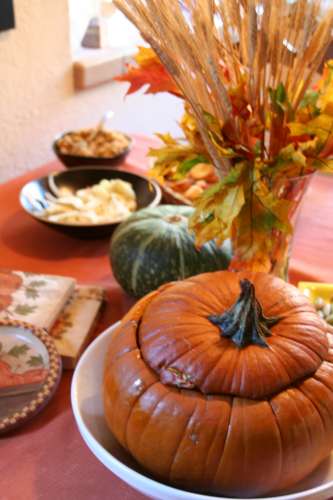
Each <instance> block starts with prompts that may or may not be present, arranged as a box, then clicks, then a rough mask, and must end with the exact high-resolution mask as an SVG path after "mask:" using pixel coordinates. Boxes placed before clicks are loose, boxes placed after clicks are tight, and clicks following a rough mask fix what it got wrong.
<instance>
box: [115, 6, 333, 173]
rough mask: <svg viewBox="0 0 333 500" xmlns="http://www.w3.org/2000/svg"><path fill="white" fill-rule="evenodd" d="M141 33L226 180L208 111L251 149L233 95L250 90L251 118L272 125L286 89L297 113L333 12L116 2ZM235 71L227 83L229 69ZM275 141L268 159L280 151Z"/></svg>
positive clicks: (267, 145) (268, 138)
mask: <svg viewBox="0 0 333 500" xmlns="http://www.w3.org/2000/svg"><path fill="white" fill-rule="evenodd" d="M114 3H115V5H116V6H117V7H118V8H119V9H120V10H122V11H123V13H124V14H125V15H126V16H127V17H128V18H129V19H130V20H131V21H132V22H133V23H134V24H135V25H136V26H137V28H138V29H139V30H140V32H141V34H142V36H143V38H144V39H145V40H146V41H147V42H148V43H149V44H150V45H151V47H152V48H153V49H154V50H155V52H156V53H157V54H158V56H159V57H160V59H161V61H162V62H163V64H164V65H165V66H166V68H167V70H168V71H169V73H170V74H171V75H172V77H173V78H174V80H175V82H176V84H177V85H178V87H179V88H180V89H181V91H182V93H183V95H184V97H185V98H186V100H187V101H188V102H189V103H190V105H191V107H192V110H193V113H194V115H195V117H196V119H197V123H198V127H199V130H200V132H201V134H202V137H203V140H204V142H205V144H206V147H207V149H208V151H209V153H210V155H211V157H212V158H213V161H214V163H215V165H216V166H217V168H218V169H219V170H220V172H221V174H222V175H224V174H225V173H226V172H227V171H228V168H229V165H228V162H227V161H226V160H225V159H223V158H221V155H220V153H219V150H218V148H217V147H216V145H215V144H214V143H213V142H212V140H211V137H210V135H209V134H208V132H207V126H206V122H205V118H204V112H208V113H210V114H212V115H213V116H214V117H216V118H217V119H218V120H219V123H220V125H221V126H224V125H225V124H227V126H228V130H229V132H230V133H231V134H232V135H233V137H235V138H236V139H237V140H239V144H244V136H243V131H242V130H241V129H240V125H239V123H238V119H237V117H236V116H234V114H233V113H232V103H231V101H230V97H229V93H228V89H230V88H237V87H239V86H241V85H242V83H243V81H244V79H245V80H246V86H245V89H244V92H246V99H247V100H248V102H249V103H250V106H251V113H252V114H253V116H254V117H255V118H256V119H259V120H260V121H261V123H263V124H265V117H266V116H267V114H268V111H269V106H270V101H269V92H268V89H269V88H273V89H274V88H277V85H278V84H280V83H282V84H283V85H284V87H285V89H286V91H287V93H288V97H289V100H290V102H291V104H292V107H293V110H295V109H296V108H297V106H298V105H299V103H300V100H301V99H302V97H303V96H304V93H305V91H306V90H307V88H308V87H309V84H310V82H311V80H312V79H313V77H314V74H315V73H316V71H317V69H318V67H319V65H320V63H321V61H322V58H323V56H324V54H325V51H326V50H327V47H328V45H329V44H330V42H331V41H332V39H333V36H332V30H333V8H332V9H330V11H329V12H328V13H327V14H326V15H325V17H324V19H321V20H320V19H319V17H318V13H319V9H320V0H297V1H296V2H294V3H289V2H288V1H287V0H182V1H181V0H114ZM225 68H228V72H229V78H230V80H229V81H227V80H226V78H225V76H224V70H225ZM273 140H274V138H273V139H272V134H269V133H266V134H265V135H263V139H262V154H263V155H268V154H269V152H271V154H272V151H273V152H274V151H275V150H276V145H274V147H273V145H272V141H273Z"/></svg>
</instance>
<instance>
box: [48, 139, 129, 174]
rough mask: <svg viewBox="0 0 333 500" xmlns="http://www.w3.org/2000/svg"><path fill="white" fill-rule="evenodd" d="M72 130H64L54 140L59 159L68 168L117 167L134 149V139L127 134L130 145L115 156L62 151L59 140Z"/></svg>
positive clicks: (54, 149) (54, 147)
mask: <svg viewBox="0 0 333 500" xmlns="http://www.w3.org/2000/svg"><path fill="white" fill-rule="evenodd" d="M69 133H70V132H64V133H63V134H60V135H58V136H57V137H56V138H55V140H54V141H53V144H52V147H53V151H54V152H55V154H56V156H57V157H58V159H59V160H60V161H61V163H63V164H64V165H65V167H67V168H72V167H85V166H89V167H90V166H95V167H96V166H100V167H117V166H118V165H121V164H122V163H124V160H125V158H126V156H127V155H128V153H129V152H130V151H131V149H132V144H133V139H132V138H131V137H129V136H128V135H126V134H123V135H125V137H127V139H128V140H129V145H128V147H127V148H126V149H124V151H122V152H121V153H120V154H117V155H115V156H110V157H108V158H105V157H101V156H79V155H71V154H68V153H62V152H61V151H60V149H59V147H58V141H59V139H61V138H62V137H64V136H65V135H67V134H69Z"/></svg>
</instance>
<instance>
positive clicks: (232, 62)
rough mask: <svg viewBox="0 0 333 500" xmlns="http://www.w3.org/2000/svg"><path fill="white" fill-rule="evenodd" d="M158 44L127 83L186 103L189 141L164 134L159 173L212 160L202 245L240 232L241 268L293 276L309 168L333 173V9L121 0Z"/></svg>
mask: <svg viewBox="0 0 333 500" xmlns="http://www.w3.org/2000/svg"><path fill="white" fill-rule="evenodd" d="M115 4H116V6H117V7H118V8H119V9H120V10H122V11H123V13H124V14H125V15H126V16H127V17H128V18H129V19H130V20H131V21H132V22H133V23H134V24H135V25H136V26H137V28H138V29H139V30H140V32H141V34H142V36H143V38H144V39H145V40H146V42H147V43H148V44H149V46H150V47H151V48H144V49H141V51H140V52H139V54H138V57H137V65H136V66H135V67H133V68H130V70H129V73H128V74H127V75H124V76H123V77H122V79H124V80H129V81H131V87H130V91H135V90H137V89H138V88H139V87H140V86H142V85H143V84H144V83H148V84H149V87H148V91H150V92H160V91H167V92H170V93H172V94H174V95H177V96H178V97H180V98H182V99H184V101H185V115H184V117H183V119H182V122H181V126H182V129H183V131H184V139H181V140H180V139H175V138H173V137H171V136H170V135H169V134H165V135H160V137H161V139H162V140H163V142H164V144H163V146H162V147H161V148H159V149H155V150H152V151H151V152H150V155H151V156H153V157H154V166H153V168H152V174H153V175H154V176H156V177H157V178H158V179H159V180H160V181H163V179H166V178H170V177H173V178H174V179H178V180H180V179H182V177H184V176H185V175H187V174H188V172H189V171H190V170H191V169H192V168H194V167H195V166H196V165H197V164H198V163H207V164H212V165H213V167H214V169H215V173H216V177H217V179H216V182H215V184H214V185H212V186H210V187H209V188H208V189H205V190H203V192H202V194H201V196H200V197H199V198H198V199H197V201H196V202H195V208H196V210H195V213H194V215H193V217H192V219H191V222H190V227H191V229H192V230H194V232H195V234H196V240H197V243H198V246H200V245H201V244H203V243H204V242H206V241H208V240H211V239H216V240H217V241H218V242H221V243H222V242H223V241H224V240H225V239H227V238H231V241H232V245H233V252H234V257H233V261H232V264H231V267H232V269H235V270H237V269H251V270H262V271H266V272H273V273H275V274H278V275H282V276H285V272H286V262H287V257H286V256H287V253H288V252H287V250H288V242H289V240H290V236H291V234H292V230H293V215H294V214H295V211H296V207H297V204H298V203H299V200H300V199H301V197H302V194H303V193H304V190H305V186H306V185H307V180H308V179H309V177H310V175H311V174H312V173H314V172H316V171H318V170H325V171H332V170H333V61H328V62H326V64H325V66H324V71H323V74H322V76H321V77H320V78H319V77H318V78H316V75H317V72H318V69H319V68H320V65H321V63H322V60H323V57H324V55H325V53H326V51H327V48H328V46H329V44H330V42H331V41H332V39H333V38H332V29H333V8H331V9H330V10H329V11H328V12H326V14H325V16H321V15H320V14H321V11H320V9H321V2H320V1H319V0H295V1H293V2H290V1H287V0H183V1H181V0H115Z"/></svg>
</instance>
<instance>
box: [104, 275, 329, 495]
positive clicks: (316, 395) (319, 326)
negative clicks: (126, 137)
mask: <svg viewBox="0 0 333 500" xmlns="http://www.w3.org/2000/svg"><path fill="white" fill-rule="evenodd" d="M327 328H328V327H327V326H326V324H325V323H324V322H323V321H322V320H321V318H320V317H319V316H318V315H317V313H316V312H315V310H314V308H313V307H312V306H311V305H310V304H309V302H308V301H307V299H306V298H305V297H304V296H303V295H302V294H301V293H300V292H299V291H298V290H297V289H296V288H295V287H294V286H292V285H290V284H287V283H285V282H284V281H282V280H280V279H278V278H275V277H272V276H270V275H267V274H263V273H249V272H240V273H232V272H228V271H221V272H216V273H207V274H201V275H199V276H196V277H193V278H190V279H187V280H184V281H181V282H177V283H171V284H168V285H164V286H163V287H161V288H160V289H159V290H157V291H156V292H152V293H151V294H149V295H147V296H146V297H144V298H143V299H141V300H140V301H139V302H138V303H137V304H136V305H135V306H134V307H133V308H132V309H131V310H130V311H129V313H128V314H127V315H126V316H125V317H124V319H123V320H122V322H121V323H120V325H119V327H118V329H117V330H116V332H115V334H114V336H113V339H112V342H111V345H110V348H109V351H108V354H107V361H106V368H105V377H104V404H105V415H106V419H107V422H108V426H109V428H110V430H111V431H112V433H113V434H114V436H115V437H116V438H117V439H118V441H119V442H120V443H121V444H122V446H123V447H124V448H126V449H127V450H128V451H129V453H130V454H131V455H132V456H133V457H134V458H135V459H136V460H137V462H139V463H140V464H141V465H142V466H143V467H144V468H145V469H146V470H147V471H149V472H150V473H151V474H153V475H154V476H155V477H156V478H157V479H159V480H162V481H165V482H167V483H169V484H171V485H175V486H177V487H180V488H184V489H189V490H195V491H204V492H209V493H213V494H223V495H230V496H241V497H251V496H258V495H265V494H267V493H270V492H273V491H276V490H279V489H280V488H285V487H288V486H291V485H293V484H295V483H296V482H297V481H299V480H301V479H302V478H304V477H305V476H306V475H307V474H309V473H310V472H311V471H312V470H313V469H314V468H315V467H316V466H317V465H318V464H319V463H320V462H321V461H322V460H323V459H324V458H325V457H326V456H327V455H328V454H329V453H330V450H331V449H332V448H333V364H332V363H333V351H332V350H331V349H330V347H329V336H331V335H330V334H328V332H327Z"/></svg>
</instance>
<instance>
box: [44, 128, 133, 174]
mask: <svg viewBox="0 0 333 500" xmlns="http://www.w3.org/2000/svg"><path fill="white" fill-rule="evenodd" d="M132 142H133V140H132V139H131V137H129V136H128V135H126V134H123V133H122V132H117V131H113V130H108V129H105V128H101V127H95V128H86V129H81V130H77V131H69V132H65V133H64V134H61V135H60V136H58V137H57V138H56V139H55V141H54V143H53V150H54V152H55V154H56V155H57V157H58V158H59V160H60V161H61V162H62V163H63V164H64V165H65V166H66V167H76V166H85V165H101V166H113V167H114V166H117V165H120V164H121V163H123V161H124V160H125V158H126V156H127V155H128V153H129V152H130V150H131V146H132Z"/></svg>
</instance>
